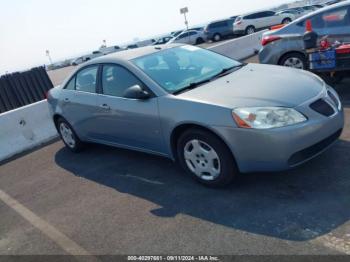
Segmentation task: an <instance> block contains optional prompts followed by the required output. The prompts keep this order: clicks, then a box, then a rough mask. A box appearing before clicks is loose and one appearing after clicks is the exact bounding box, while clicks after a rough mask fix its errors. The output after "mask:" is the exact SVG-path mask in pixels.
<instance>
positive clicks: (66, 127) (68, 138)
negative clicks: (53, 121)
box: [57, 118, 83, 152]
mask: <svg viewBox="0 0 350 262" xmlns="http://www.w3.org/2000/svg"><path fill="white" fill-rule="evenodd" d="M57 127H58V132H59V134H60V136H61V139H62V141H63V143H64V144H65V145H66V147H67V148H68V149H69V150H71V151H72V152H79V151H81V149H82V148H83V143H82V142H81V141H80V139H79V138H78V136H77V135H76V133H75V132H74V130H73V128H72V126H71V125H70V124H69V123H68V122H67V121H66V120H64V119H63V118H60V119H59V120H58V121H57Z"/></svg>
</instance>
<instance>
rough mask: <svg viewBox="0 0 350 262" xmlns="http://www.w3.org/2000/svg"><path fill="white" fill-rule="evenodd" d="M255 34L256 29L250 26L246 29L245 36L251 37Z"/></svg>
mask: <svg viewBox="0 0 350 262" xmlns="http://www.w3.org/2000/svg"><path fill="white" fill-rule="evenodd" d="M254 33H255V27H254V26H252V25H250V26H248V27H247V28H246V29H245V34H246V35H251V34H254Z"/></svg>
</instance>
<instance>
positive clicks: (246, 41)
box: [209, 30, 266, 60]
mask: <svg viewBox="0 0 350 262" xmlns="http://www.w3.org/2000/svg"><path fill="white" fill-rule="evenodd" d="M265 32H266V30H265V31H260V32H257V33H255V34H252V35H247V36H242V37H240V38H236V39H232V40H230V41H226V42H223V43H219V44H217V45H215V46H212V47H210V48H209V49H210V50H212V51H214V52H217V53H219V54H223V55H226V56H228V57H231V58H233V59H236V60H244V59H246V58H248V57H250V56H252V55H254V54H255V53H256V52H258V51H259V50H260V49H261V47H262V46H261V38H262V35H263V33H265Z"/></svg>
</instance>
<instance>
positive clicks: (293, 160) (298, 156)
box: [288, 129, 342, 166]
mask: <svg viewBox="0 0 350 262" xmlns="http://www.w3.org/2000/svg"><path fill="white" fill-rule="evenodd" d="M341 133H342V129H340V130H338V131H337V132H335V133H334V134H333V135H331V136H329V137H327V138H325V139H323V140H322V141H320V142H318V143H317V144H315V145H313V146H310V147H308V148H305V149H303V150H301V151H299V152H296V153H295V154H293V155H292V156H291V157H290V158H289V160H288V164H289V166H296V165H297V164H299V163H302V162H304V161H306V160H308V159H310V158H312V157H313V156H315V155H316V154H318V153H320V152H322V151H323V150H324V149H326V148H327V147H328V146H330V145H331V144H333V142H335V141H336V140H337V139H338V138H339V137H340V135H341Z"/></svg>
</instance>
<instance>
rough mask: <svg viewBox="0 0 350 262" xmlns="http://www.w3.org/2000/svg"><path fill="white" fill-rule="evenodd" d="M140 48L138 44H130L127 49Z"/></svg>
mask: <svg viewBox="0 0 350 262" xmlns="http://www.w3.org/2000/svg"><path fill="white" fill-rule="evenodd" d="M136 48H139V46H138V45H137V44H130V45H128V46H126V49H136Z"/></svg>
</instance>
